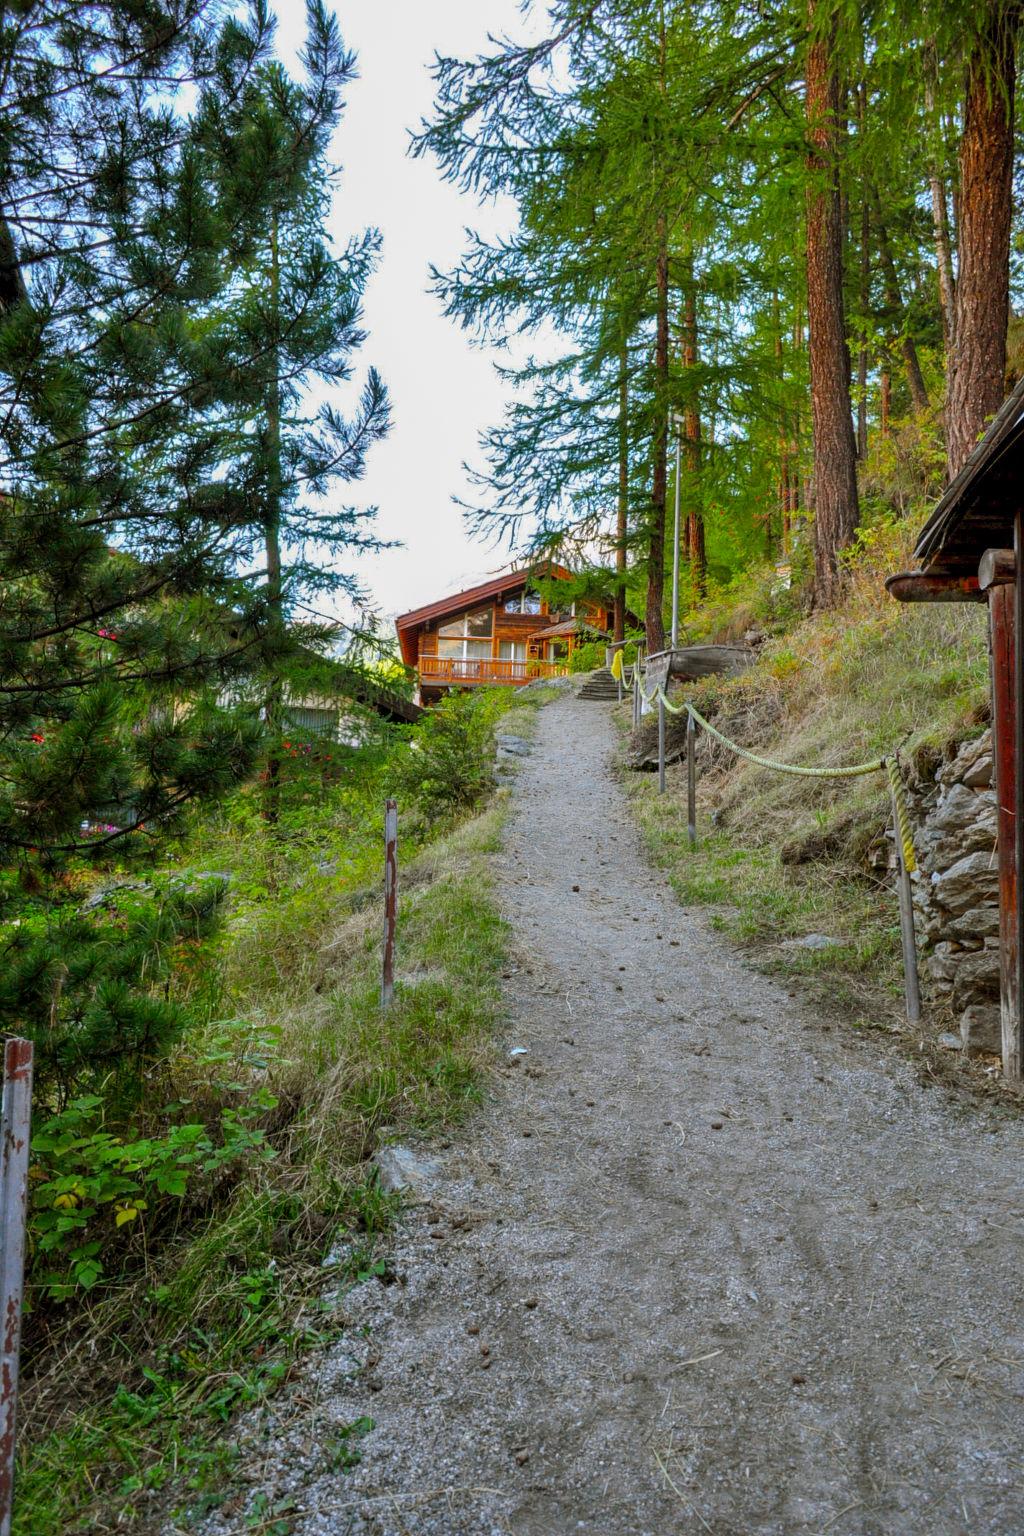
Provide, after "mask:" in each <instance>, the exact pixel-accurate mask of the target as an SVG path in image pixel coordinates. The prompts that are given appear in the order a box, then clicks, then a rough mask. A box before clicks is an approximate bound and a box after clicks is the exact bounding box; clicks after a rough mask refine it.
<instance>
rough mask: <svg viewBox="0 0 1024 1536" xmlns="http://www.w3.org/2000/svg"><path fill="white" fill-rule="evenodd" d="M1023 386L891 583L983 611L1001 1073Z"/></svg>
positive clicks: (1011, 906) (1023, 837) (1011, 921)
mask: <svg viewBox="0 0 1024 1536" xmlns="http://www.w3.org/2000/svg"><path fill="white" fill-rule="evenodd" d="M1022 478H1024V381H1022V382H1021V383H1020V384H1019V385H1018V386H1017V388H1016V389H1015V390H1014V391H1013V394H1012V395H1010V397H1009V399H1008V400H1007V401H1006V403H1005V404H1004V406H1003V408H1002V410H1001V411H1000V412H999V413H998V415H997V416H996V418H995V420H994V421H993V422H992V425H991V426H990V428H989V430H988V431H987V432H986V434H985V436H984V437H983V438H982V440H981V442H980V443H979V444H978V445H977V447H976V448H975V450H974V452H973V453H972V454H971V456H970V458H969V459H968V460H967V462H966V464H965V465H964V467H963V468H962V469H961V471H960V473H959V474H958V475H957V477H956V479H955V480H953V481H952V483H951V484H950V486H949V488H948V490H947V491H946V493H945V495H944V496H943V497H942V500H941V501H940V502H939V504H938V506H937V507H936V508H935V511H934V512H933V513H932V515H931V517H930V518H929V519H928V521H927V523H926V524H925V526H924V528H923V529H922V531H921V536H920V538H919V539H918V541H917V547H916V548H915V550H914V558H915V560H916V561H917V562H918V568H917V569H915V570H913V571H905V572H901V573H900V574H899V575H898V576H890V577H889V579H888V581H887V582H886V587H887V589H888V590H889V592H890V593H891V594H892V596H893V597H895V598H896V599H897V600H898V601H899V602H903V603H987V604H988V617H989V651H990V661H991V687H992V760H993V766H994V769H995V789H996V801H997V805H998V858H999V950H1000V992H1001V1023H1002V1055H1003V1072H1004V1074H1005V1076H1006V1077H1008V1078H1016V1079H1019V1078H1020V1076H1021V1070H1022V1063H1024V1031H1022V1003H1024V907H1022V905H1021V901H1020V895H1019V888H1020V871H1021V870H1022V869H1024V492H1022V490H1021V484H1022Z"/></svg>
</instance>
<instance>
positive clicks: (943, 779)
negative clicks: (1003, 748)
mask: <svg viewBox="0 0 1024 1536" xmlns="http://www.w3.org/2000/svg"><path fill="white" fill-rule="evenodd" d="M986 771H987V772H988V775H989V777H988V778H987V779H986V778H984V774H985V772H986ZM991 776H992V732H991V731H984V732H983V733H982V734H981V735H980V736H975V737H973V738H972V739H971V740H970V741H963V742H961V743H960V747H959V749H958V751H957V752H955V753H954V755H953V756H952V757H951V758H950V759H949V760H948V761H947V762H945V763H943V764H942V765H941V767H940V768H939V770H938V772H937V773H936V775H935V777H936V780H937V781H938V783H940V784H956V783H961V784H969V785H970V787H971V788H979V787H981V786H982V785H984V784H986V783H990V782H991ZM972 781H973V782H972Z"/></svg>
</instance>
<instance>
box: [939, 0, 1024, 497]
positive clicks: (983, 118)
mask: <svg viewBox="0 0 1024 1536" xmlns="http://www.w3.org/2000/svg"><path fill="white" fill-rule="evenodd" d="M1020 16H1021V12H1020V6H1019V4H1018V3H1017V0H1011V3H1007V0H987V4H986V6H985V10H984V19H983V23H982V27H981V30H980V32H979V35H978V37H977V39H976V41H975V44H974V47H973V49H972V51H971V56H970V60H969V63H968V67H967V87H966V97H965V102H964V127H963V134H962V137H961V140H960V205H959V219H958V227H959V236H960V270H959V274H958V277H957V284H956V301H955V304H954V310H953V350H952V353H951V357H950V367H949V399H948V406H947V411H946V457H947V469H948V473H949V477H950V479H952V478H953V477H954V476H955V475H956V474H957V473H958V472H959V471H960V469H961V468H962V467H963V464H964V462H965V460H966V459H967V458H968V456H969V455H970V452H971V449H972V448H973V447H974V445H975V443H976V442H977V440H978V438H979V436H980V434H981V432H982V430H983V429H984V427H985V425H986V423H987V422H988V420H989V418H990V417H991V416H993V415H994V414H995V412H996V411H997V410H998V409H999V407H1000V405H1001V404H1002V402H1003V395H1004V392H1005V375H1006V327H1007V322H1008V320H1009V308H1010V215H1011V199H1012V190H1013V98H1014V90H1015V86H1016V73H1017V71H1016V43H1017V34H1018V32H1019V29H1020Z"/></svg>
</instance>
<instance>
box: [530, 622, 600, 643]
mask: <svg viewBox="0 0 1024 1536" xmlns="http://www.w3.org/2000/svg"><path fill="white" fill-rule="evenodd" d="M584 629H586V630H588V631H589V632H590V633H591V634H592V635H603V634H604V630H603V629H598V627H597V625H596V624H588V623H587V621H586V619H583V618H571V619H563V620H562V621H561V623H559V624H552V625H551V626H550V627H549V628H548V629H538V630H535V631H534V633H533V634H532V635H531V636H530V639H531V640H557V639H558V638H559V637H560V636H563V635H578V634H579V633H580V631H581V630H584Z"/></svg>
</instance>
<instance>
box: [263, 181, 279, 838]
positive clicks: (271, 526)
mask: <svg viewBox="0 0 1024 1536" xmlns="http://www.w3.org/2000/svg"><path fill="white" fill-rule="evenodd" d="M280 276H281V266H280V249H279V234H278V219H277V212H276V210H275V211H274V213H273V214H272V215H271V226H270V312H271V317H272V318H271V325H272V327H273V332H274V337H273V340H274V345H273V346H272V347H271V359H270V363H271V370H272V371H271V377H270V380H269V383H268V388H267V489H266V496H267V512H266V520H265V522H264V527H263V534H264V549H265V554H266V561H267V607H268V609H269V623H268V629H269V638H270V645H269V647H268V651H269V663H270V676H269V679H268V683H267V692H266V697H265V700H264V709H265V713H266V722H267V736H268V740H269V743H270V746H269V753H268V756H267V789H266V797H265V801H264V816H265V817H266V819H267V820H268V821H270V822H276V821H277V819H278V815H279V813H280V799H281V740H282V737H283V735H284V684H283V681H282V678H281V670H280V669H281V652H282V650H283V639H284V592H283V588H282V584H281V381H280V364H279V355H278V347H277V327H278V317H279V314H280V287H281V284H280Z"/></svg>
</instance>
